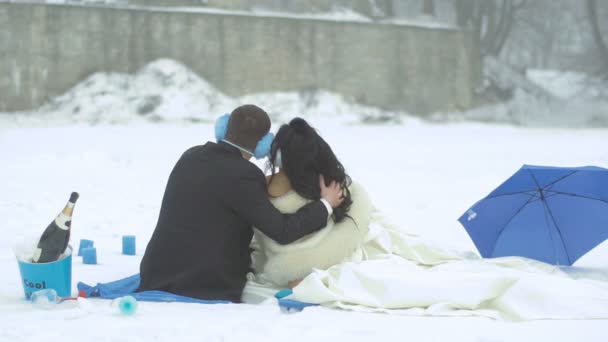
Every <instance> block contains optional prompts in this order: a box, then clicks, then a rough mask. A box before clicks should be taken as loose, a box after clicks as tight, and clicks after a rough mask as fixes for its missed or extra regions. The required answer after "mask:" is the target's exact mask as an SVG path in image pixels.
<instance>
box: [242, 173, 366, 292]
mask: <svg viewBox="0 0 608 342" xmlns="http://www.w3.org/2000/svg"><path fill="white" fill-rule="evenodd" d="M349 189H350V192H351V198H352V200H353V204H352V205H351V208H350V210H349V212H348V216H350V217H346V218H345V219H344V220H343V221H342V222H339V223H335V222H334V221H333V219H332V218H331V217H330V218H329V219H328V221H327V225H326V226H325V227H324V228H322V229H321V230H319V231H317V232H315V233H312V234H310V235H307V236H305V237H303V238H301V239H299V240H297V241H295V242H293V243H291V244H288V245H280V244H278V243H277V242H275V241H274V240H272V239H270V238H269V237H267V236H266V235H264V234H262V233H261V232H260V231H258V230H257V229H255V230H254V231H255V237H254V242H253V244H252V246H253V248H254V253H253V268H254V271H255V273H256V274H257V275H258V277H261V278H263V279H265V280H267V281H270V282H272V283H274V284H276V285H279V286H284V285H287V283H288V282H290V281H293V280H298V279H302V278H304V277H306V276H307V275H308V274H309V273H311V272H312V270H313V269H315V268H316V269H327V268H329V267H330V266H333V265H335V264H338V263H340V262H342V261H344V260H347V259H349V258H350V256H351V255H352V254H353V253H354V252H355V251H356V250H357V249H358V248H359V247H360V246H361V244H362V243H363V241H364V238H365V236H366V235H367V233H368V230H369V223H370V219H371V215H372V212H373V211H374V208H373V205H372V203H371V201H370V199H369V196H368V194H367V193H366V191H365V189H363V188H362V187H361V186H359V185H358V184H355V183H353V184H352V185H351V187H350V188H349ZM271 201H272V203H273V204H274V206H275V207H276V208H277V209H279V210H280V211H281V212H282V213H295V212H296V211H298V209H300V208H301V207H302V206H304V205H305V204H306V203H308V202H309V200H306V199H304V198H302V197H301V196H300V195H298V194H297V193H296V192H295V191H291V192H288V193H286V194H285V195H283V196H280V197H277V198H274V199H272V200H271Z"/></svg>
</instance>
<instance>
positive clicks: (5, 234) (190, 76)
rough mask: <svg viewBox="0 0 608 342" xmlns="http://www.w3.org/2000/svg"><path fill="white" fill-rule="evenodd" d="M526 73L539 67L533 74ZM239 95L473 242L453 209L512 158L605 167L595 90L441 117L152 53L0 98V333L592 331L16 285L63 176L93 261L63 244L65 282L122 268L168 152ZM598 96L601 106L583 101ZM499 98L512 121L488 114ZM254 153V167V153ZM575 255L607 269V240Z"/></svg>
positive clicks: (372, 184)
mask: <svg viewBox="0 0 608 342" xmlns="http://www.w3.org/2000/svg"><path fill="white" fill-rule="evenodd" d="M539 75H540V76H539ZM541 76H542V77H541ZM564 77H566V76H564ZM536 78H537V79H540V80H541V81H542V80H545V81H546V80H547V75H544V76H543V75H541V74H537V77H536ZM551 83H552V84H553V83H555V82H551ZM566 83H567V82H566ZM570 83H571V82H570ZM570 83H569V84H570ZM243 103H255V104H258V105H260V106H261V107H263V108H265V109H266V110H267V111H268V112H269V113H270V114H271V115H272V118H273V121H274V123H275V126H274V127H273V129H275V130H276V129H277V127H278V125H280V124H281V123H284V122H286V121H287V120H289V118H291V117H293V116H304V117H306V118H307V119H308V120H309V121H310V122H311V123H312V124H313V125H314V126H315V127H316V128H317V129H318V131H319V132H320V133H321V134H322V136H323V137H325V138H326V139H327V140H328V142H329V143H330V144H331V146H332V147H333V149H334V150H335V152H336V154H337V155H338V157H339V158H340V159H341V161H342V162H343V164H344V165H345V167H346V170H347V172H348V173H349V174H350V175H351V176H352V178H353V179H354V180H356V181H357V182H359V183H360V184H363V185H364V186H365V188H366V189H367V190H368V192H369V193H370V196H371V197H372V199H373V201H374V203H375V205H376V207H377V208H378V209H379V210H381V211H382V212H383V213H384V214H386V216H387V217H388V218H389V219H390V220H391V221H392V222H394V223H396V224H397V225H398V226H399V227H400V228H402V229H404V230H406V231H408V232H413V233H418V234H420V235H421V236H423V237H425V238H426V239H428V240H429V241H433V242H436V243H438V244H440V245H442V246H445V247H448V248H454V249H459V250H467V251H475V247H474V245H473V244H472V242H471V240H470V239H469V237H468V236H467V234H466V232H465V231H464V229H463V228H462V227H461V226H460V225H459V224H458V222H457V221H456V219H457V218H458V217H459V216H460V215H461V214H462V213H463V212H464V211H465V210H466V209H467V208H468V207H469V206H470V205H472V204H473V203H475V202H476V201H477V200H478V199H480V198H482V197H484V196H485V195H487V194H488V193H489V192H490V191H491V190H492V189H494V188H495V187H496V186H498V185H499V184H500V183H501V182H502V181H503V180H504V179H506V178H507V177H509V176H510V175H511V174H512V173H513V172H515V171H516V170H517V169H519V168H520V167H521V166H522V165H523V164H536V165H554V166H584V165H597V166H602V167H608V149H607V148H606V146H607V145H608V128H606V127H605V126H606V125H599V124H597V125H595V124H594V123H598V122H608V121H602V120H605V119H606V116H605V113H606V111H605V109H606V104H605V103H598V104H597V105H595V104H594V105H593V106H587V107H586V108H589V107H592V108H593V109H589V112H593V113H591V114H590V115H588V116H585V115H584V113H582V111H580V112H577V113H567V111H568V110H570V109H571V108H572V107H570V106H571V105H572V103H571V102H569V101H564V104H563V105H561V106H554V107H552V108H553V110H555V112H554V115H555V117H556V118H559V117H564V118H566V117H576V121H575V122H573V121H565V122H564V121H562V122H561V123H560V122H554V123H555V124H554V125H552V126H553V127H546V126H543V125H540V124H538V122H536V121H534V120H532V119H530V120H529V121H527V122H529V123H530V124H522V120H521V119H522V118H528V117H529V118H534V117H535V116H534V115H533V114H534V113H523V112H521V111H525V109H526V108H527V109H528V110H529V111H534V108H535V106H527V105H526V104H525V103H524V104H521V103H519V104H517V103H511V104H505V105H502V106H500V107H488V108H486V109H483V108H482V109H477V110H476V112H475V114H472V115H469V117H474V116H476V115H477V116H479V115H480V114H479V113H480V112H483V111H486V112H488V116H496V117H499V118H498V119H497V121H500V123H489V122H485V123H481V122H472V121H462V120H453V119H445V118H447V117H448V116H443V118H444V119H445V120H444V119H442V120H441V122H440V121H439V120H435V121H429V120H422V119H420V118H418V117H416V116H412V115H408V114H407V113H396V112H389V111H382V110H380V109H376V108H371V107H365V106H362V105H357V104H353V103H351V102H349V101H348V99H344V98H343V97H341V96H339V95H336V94H332V93H329V92H324V91H316V92H309V93H296V92H284V93H269V94H252V95H247V96H243V97H238V98H233V97H229V96H227V95H224V94H222V93H221V92H220V91H219V90H217V89H215V88H214V87H213V86H212V85H210V84H208V83H207V82H205V80H203V79H201V78H200V77H199V76H197V75H195V74H194V73H192V72H191V71H189V70H188V69H187V68H185V67H183V66H182V65H180V64H178V63H176V62H173V61H168V60H161V61H156V62H154V63H151V64H149V65H148V66H146V67H144V68H142V69H141V70H140V71H139V72H137V73H135V74H132V75H129V74H108V73H100V74H94V75H92V76H90V77H89V78H88V79H86V80H84V81H83V82H81V83H79V84H78V85H76V86H75V87H74V88H72V89H70V90H68V91H67V92H66V93H65V94H64V95H62V96H60V97H58V98H56V99H54V100H52V101H50V102H49V103H48V104H46V105H45V106H43V107H41V108H40V109H38V110H36V111H33V112H23V113H0V156H1V165H2V167H1V168H0V179H2V182H0V217H2V221H1V222H2V223H1V224H0V229H1V232H2V238H1V239H0V271H1V272H2V273H3V279H4V281H2V282H0V341H40V342H42V341H86V340H91V341H152V340H159V341H164V340H176V341H244V340H247V341H274V340H286V341H328V340H333V341H336V340H347V341H362V340H365V341H369V340H383V341H389V340H391V341H392V340H404V341H405V340H406V341H479V342H482V341H486V342H498V341H573V340H580V341H606V340H608V329H606V327H607V326H608V322H607V321H606V320H556V321H553V320H541V321H528V322H518V323H513V322H505V321H498V320H492V319H488V318H475V317H460V318H454V317H452V318H449V317H404V316H396V315H389V314H370V313H355V312H348V311H340V310H333V309H327V308H323V307H313V308H307V309H305V310H304V311H302V312H299V313H289V314H288V313H283V312H281V310H280V309H279V307H278V306H277V305H276V304H272V303H271V304H267V305H249V304H221V305H201V304H181V303H145V302H140V303H139V306H138V310H137V312H136V314H135V315H133V316H123V315H120V314H119V313H118V312H117V310H116V309H115V308H114V307H113V306H112V305H111V302H110V301H108V300H100V299H91V298H90V299H81V300H79V301H78V302H77V303H75V304H74V302H72V303H71V304H68V303H65V304H61V305H59V306H57V307H56V308H55V309H51V310H41V309H39V308H36V307H33V306H32V305H31V303H30V302H28V301H26V300H25V299H24V294H23V288H22V285H21V277H20V275H19V270H18V267H17V262H16V258H15V255H14V253H13V249H12V247H13V245H14V244H15V243H16V241H18V240H20V239H22V238H28V237H35V236H39V234H41V233H42V231H43V229H44V228H45V227H46V226H47V224H48V223H50V221H51V220H52V219H53V218H54V217H55V215H57V214H58V212H59V211H60V210H61V209H62V208H63V206H64V204H65V202H66V201H67V199H68V197H69V194H70V192H72V191H78V192H79V193H80V195H81V196H80V199H79V201H78V203H77V205H76V208H75V211H74V219H73V224H72V227H73V232H72V238H71V244H72V245H73V246H75V247H77V245H78V241H79V240H80V239H90V240H94V242H95V247H96V248H97V257H98V264H97V265H85V264H83V263H82V259H81V258H80V257H76V256H74V260H73V274H72V282H73V290H74V291H75V289H76V283H77V282H79V281H82V282H85V283H89V284H95V283H98V282H108V281H112V280H116V279H119V278H122V277H126V276H129V275H132V274H135V273H137V272H138V269H139V262H140V260H141V257H142V255H143V252H144V250H145V247H146V244H147V241H148V239H149V238H150V236H151V233H152V231H153V229H154V226H155V224H156V219H157V217H158V216H157V215H158V211H159V207H160V203H161V199H162V195H163V191H164V188H165V185H166V181H167V177H168V175H169V173H170V171H171V169H172V167H173V166H174V163H175V162H176V160H177V159H178V158H179V156H180V155H181V153H182V152H183V151H184V150H186V149H187V148H189V147H191V146H194V145H197V144H203V143H205V142H206V141H209V140H212V139H213V120H214V119H215V118H216V117H218V116H219V115H221V114H223V113H224V112H229V111H230V110H231V109H233V108H234V107H235V106H236V105H238V104H243ZM577 108H579V109H580V108H581V107H577ZM558 109H561V110H562V112H559V110H558ZM600 109H601V112H602V113H603V114H601V115H604V116H598V115H599V114H596V113H598V111H600ZM518 110H519V111H520V112H518ZM564 112H565V113H564ZM505 113H510V114H509V115H507V116H506V117H509V118H517V120H518V125H514V124H513V122H508V120H502V119H500V118H504V117H505V115H504V114H505ZM465 116H466V115H465ZM598 118H600V119H602V120H599V121H598ZM587 119H589V120H587ZM446 120H447V121H446ZM484 121H488V120H484ZM594 125H595V127H594ZM572 126H578V127H577V128H572ZM599 126H604V127H603V128H602V127H599ZM257 164H258V165H259V166H260V167H262V168H263V167H264V163H263V161H261V162H258V163H257ZM123 235H135V236H136V237H137V255H136V256H125V255H122V254H121V237H122V236H123ZM575 266H576V267H578V268H581V269H583V268H585V269H595V270H600V271H607V270H608V243H604V244H602V245H600V246H598V247H597V248H596V249H594V250H593V251H591V252H590V253H589V254H587V255H586V256H584V257H583V258H581V259H580V260H579V261H578V262H577V264H576V265H575ZM446 286H449V284H446ZM539 286H551V284H539Z"/></svg>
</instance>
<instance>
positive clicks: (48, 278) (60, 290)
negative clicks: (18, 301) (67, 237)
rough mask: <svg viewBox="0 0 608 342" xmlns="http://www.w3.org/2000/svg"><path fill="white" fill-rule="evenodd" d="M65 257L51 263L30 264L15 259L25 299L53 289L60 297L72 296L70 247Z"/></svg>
mask: <svg viewBox="0 0 608 342" xmlns="http://www.w3.org/2000/svg"><path fill="white" fill-rule="evenodd" d="M68 248H69V251H68V252H67V254H68V255H67V256H65V257H63V258H62V259H59V260H57V261H53V262H46V263H31V262H27V261H23V260H19V259H17V262H18V263H19V272H20V273H21V284H22V285H23V291H24V292H25V298H26V299H30V297H31V295H32V292H36V291H40V290H44V289H53V290H55V292H57V295H58V296H60V297H70V296H71V295H72V247H71V246H68Z"/></svg>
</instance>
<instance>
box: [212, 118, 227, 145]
mask: <svg viewBox="0 0 608 342" xmlns="http://www.w3.org/2000/svg"><path fill="white" fill-rule="evenodd" d="M229 122H230V114H224V115H222V116H220V117H219V118H218V119H217V120H216V121H215V140H217V142H220V141H222V140H224V138H225V137H226V132H227V131H228V123H229Z"/></svg>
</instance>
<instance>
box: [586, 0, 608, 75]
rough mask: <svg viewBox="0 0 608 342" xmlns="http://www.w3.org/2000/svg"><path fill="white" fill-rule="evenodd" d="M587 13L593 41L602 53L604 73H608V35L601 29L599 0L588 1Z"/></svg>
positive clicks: (603, 20) (603, 19)
mask: <svg viewBox="0 0 608 342" xmlns="http://www.w3.org/2000/svg"><path fill="white" fill-rule="evenodd" d="M587 13H588V15H589V22H590V24H591V31H592V32H593V39H594V41H595V44H596V45H597V48H598V50H599V53H600V57H601V60H602V63H603V65H602V68H603V70H604V72H606V73H608V43H607V42H606V41H607V39H608V34H606V36H604V32H603V31H602V29H601V27H600V19H599V18H600V16H601V15H600V13H599V10H598V5H597V0H587ZM606 20H608V18H602V20H601V22H604V23H605V21H606Z"/></svg>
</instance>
